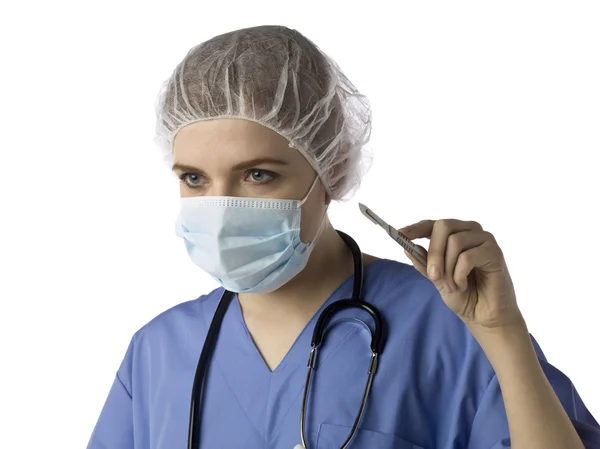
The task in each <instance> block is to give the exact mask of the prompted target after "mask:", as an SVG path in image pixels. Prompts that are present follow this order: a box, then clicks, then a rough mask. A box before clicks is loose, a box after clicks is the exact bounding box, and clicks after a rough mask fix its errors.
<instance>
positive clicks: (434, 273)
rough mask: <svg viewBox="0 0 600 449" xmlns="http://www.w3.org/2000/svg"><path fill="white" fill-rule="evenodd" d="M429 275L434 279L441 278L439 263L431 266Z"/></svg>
mask: <svg viewBox="0 0 600 449" xmlns="http://www.w3.org/2000/svg"><path fill="white" fill-rule="evenodd" d="M429 277H430V278H431V280H432V281H437V280H438V279H439V278H440V269H439V268H438V266H437V265H432V266H431V268H429Z"/></svg>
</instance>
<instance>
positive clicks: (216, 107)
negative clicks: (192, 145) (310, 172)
mask: <svg viewBox="0 0 600 449" xmlns="http://www.w3.org/2000/svg"><path fill="white" fill-rule="evenodd" d="M156 113H157V124H156V141H157V143H158V145H159V147H160V148H161V150H162V151H163V152H164V156H165V162H166V163H167V164H169V165H172V163H173V140H174V138H175V135H176V134H177V132H178V131H179V130H180V129H181V128H183V127H184V126H186V125H189V124H191V123H194V122H198V121H202V120H213V119H218V118H240V119H245V120H251V121H254V122H256V123H259V124H261V125H263V126H265V127H267V128H269V129H271V130H273V131H275V132H277V133H278V134H280V135H281V136H283V137H285V138H286V139H287V140H288V141H289V146H290V147H292V148H295V149H296V150H297V151H300V152H301V153H302V155H303V156H304V157H305V158H306V159H307V161H308V162H309V163H310V164H311V166H312V167H313V168H314V170H315V171H316V172H317V174H318V175H319V177H320V179H321V181H322V183H323V185H324V187H325V189H326V191H327V193H328V195H329V197H330V198H331V199H334V200H340V199H344V198H345V197H346V196H348V195H349V194H350V193H351V192H353V191H354V190H355V189H356V188H357V187H358V185H359V184H360V180H361V178H362V176H363V175H364V174H365V173H366V171H367V169H368V163H366V162H369V161H368V158H366V156H367V154H366V151H365V145H366V143H367V142H368V141H369V138H370V134H371V108H370V105H369V101H368V99H367V98H366V97H365V96H364V95H361V94H360V93H359V92H358V91H357V90H356V88H355V87H354V86H353V85H352V83H351V82H350V81H349V80H348V79H347V78H346V77H345V76H344V74H343V73H342V72H341V71H340V69H339V68H338V66H337V64H336V63H335V62H334V61H333V60H332V59H331V58H329V57H328V56H327V55H325V54H324V53H323V52H322V51H321V50H319V48H318V47H317V46H316V45H315V44H314V43H312V42H311V41H310V40H308V39H307V38H306V37H304V36H303V35H302V34H301V33H299V32H297V31H295V30H290V29H288V28H286V27H282V26H260V27H254V28H247V29H242V30H237V31H233V32H230V33H227V34H223V35H220V36H217V37H214V38H212V39H210V40H208V41H206V42H204V43H202V44H200V45H198V46H196V47H194V48H192V49H191V50H190V51H189V52H188V54H187V55H186V56H185V58H184V59H183V61H182V62H181V63H179V65H178V66H177V67H176V69H175V70H174V72H173V74H172V75H171V77H170V78H169V79H168V80H167V81H166V82H165V83H164V84H163V86H162V88H161V91H160V94H159V97H158V101H157V105H156Z"/></svg>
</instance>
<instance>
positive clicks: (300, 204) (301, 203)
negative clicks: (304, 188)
mask: <svg viewBox="0 0 600 449" xmlns="http://www.w3.org/2000/svg"><path fill="white" fill-rule="evenodd" d="M318 180H319V175H317V176H315V180H314V181H313V183H312V185H311V186H310V189H308V193H307V194H306V196H305V197H304V199H302V201H300V202H299V203H298V207H300V206H302V205H303V204H304V203H305V202H306V200H307V199H308V197H309V196H310V194H311V193H312V191H313V189H314V188H315V186H316V185H317V181H318Z"/></svg>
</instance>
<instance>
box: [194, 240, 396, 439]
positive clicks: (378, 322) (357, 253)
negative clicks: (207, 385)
mask: <svg viewBox="0 0 600 449" xmlns="http://www.w3.org/2000/svg"><path fill="white" fill-rule="evenodd" d="M337 232H338V234H339V235H340V237H342V239H343V240H344V242H345V243H346V245H348V247H349V248H350V250H351V251H352V258H353V260H354V284H353V287H352V298H350V299H340V300H338V301H335V302H333V303H331V304H330V305H329V306H327V307H326V308H325V309H324V310H323V311H322V312H321V314H320V315H319V318H318V319H317V323H316V325H315V329H314V331H313V335H312V343H311V350H310V355H309V357H308V373H307V374H306V383H305V385H304V396H303V399H302V412H301V415H300V439H301V441H302V445H296V446H295V447H294V449H308V444H307V442H306V409H307V408H308V394H309V391H310V383H311V380H312V377H313V372H314V370H315V364H316V361H317V350H318V348H319V346H320V344H321V342H322V341H323V336H324V334H325V327H326V325H327V323H329V321H330V320H331V317H332V316H333V315H334V314H336V313H337V312H339V311H341V310H344V309H349V308H357V309H362V310H364V311H365V312H367V313H368V314H369V315H370V316H371V317H372V318H373V321H374V322H375V332H374V333H373V332H371V361H370V363H369V371H368V376H367V383H366V385H365V390H364V392H363V396H362V399H361V402H360V406H359V409H358V412H357V413H356V418H355V419H354V423H353V424H352V428H351V430H350V433H349V434H348V436H347V437H346V440H345V441H344V443H343V444H342V446H341V448H340V449H346V448H347V447H348V446H349V445H350V442H351V441H352V439H353V438H354V436H355V435H356V432H357V431H358V425H359V424H360V420H361V418H362V416H363V414H364V411H365V405H366V403H367V397H368V396H369V392H370V391H371V385H372V384H373V376H374V375H375V372H376V371H377V360H378V357H379V354H381V353H382V351H383V324H384V323H383V318H382V316H381V314H380V313H379V311H378V310H377V309H376V308H375V307H374V306H372V305H371V304H369V303H367V302H365V301H363V300H362V292H363V260H362V252H361V250H360V248H359V246H358V244H357V243H356V242H355V241H354V239H353V238H352V237H350V236H349V235H347V234H345V233H343V232H341V231H337ZM234 295H235V294H234V293H233V292H230V291H228V290H225V292H224V293H223V296H221V299H220V301H219V305H218V306H217V310H216V312H215V315H214V317H213V319H212V321H211V323H210V327H209V328H208V333H207V335H206V340H205V341H204V346H203V347H202V352H201V353H200V359H199V360H198V366H197V367H196V375H195V376H194V385H193V387H192V401H191V406H190V422H189V430H188V446H187V447H188V449H198V448H199V443H200V441H199V440H200V432H199V429H200V419H201V409H202V393H203V386H204V380H205V378H206V373H207V371H208V367H209V363H210V359H211V357H212V353H213V350H214V348H215V346H216V343H217V338H218V335H219V329H220V328H221V324H222V323H223V317H224V316H225V312H226V311H227V308H228V307H229V304H230V303H231V300H232V299H233V297H234Z"/></svg>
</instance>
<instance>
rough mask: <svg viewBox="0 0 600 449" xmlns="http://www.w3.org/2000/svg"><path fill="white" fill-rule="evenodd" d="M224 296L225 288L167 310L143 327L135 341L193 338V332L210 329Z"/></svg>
mask: <svg viewBox="0 0 600 449" xmlns="http://www.w3.org/2000/svg"><path fill="white" fill-rule="evenodd" d="M222 294H223V288H216V289H214V290H213V291H211V292H209V293H207V294H204V295H201V296H199V297H198V298H196V299H193V300H189V301H185V302H182V303H180V304H177V305H175V306H173V307H171V308H169V309H167V310H165V311H164V312H162V313H160V314H159V315H157V316H156V317H154V318H153V319H152V320H150V321H149V322H148V323H146V324H145V325H144V326H143V327H141V328H140V329H139V330H138V331H137V332H136V333H135V334H134V336H133V339H134V340H135V341H136V342H137V343H143V342H145V341H147V340H155V339H157V338H159V339H164V338H168V339H169V340H171V339H173V338H182V339H185V338H188V337H191V335H190V333H191V332H193V330H198V329H204V328H207V327H208V324H209V323H210V320H211V318H212V314H213V313H214V311H215V310H216V307H217V304H218V302H219V299H220V298H221V295H222Z"/></svg>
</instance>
